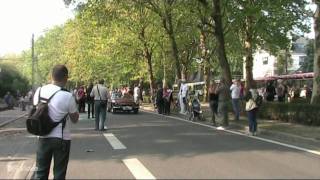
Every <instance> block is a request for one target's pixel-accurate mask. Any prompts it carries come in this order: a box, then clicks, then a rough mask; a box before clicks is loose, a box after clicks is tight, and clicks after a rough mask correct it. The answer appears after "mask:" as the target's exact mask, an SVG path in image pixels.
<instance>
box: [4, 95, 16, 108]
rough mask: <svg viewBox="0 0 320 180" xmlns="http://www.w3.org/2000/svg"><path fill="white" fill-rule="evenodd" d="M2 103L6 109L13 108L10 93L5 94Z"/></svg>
mask: <svg viewBox="0 0 320 180" xmlns="http://www.w3.org/2000/svg"><path fill="white" fill-rule="evenodd" d="M3 99H4V102H5V103H6V105H7V107H8V109H13V106H14V102H13V101H14V100H13V96H12V95H11V93H10V92H9V91H8V92H7V94H6V95H5V96H4V98H3Z"/></svg>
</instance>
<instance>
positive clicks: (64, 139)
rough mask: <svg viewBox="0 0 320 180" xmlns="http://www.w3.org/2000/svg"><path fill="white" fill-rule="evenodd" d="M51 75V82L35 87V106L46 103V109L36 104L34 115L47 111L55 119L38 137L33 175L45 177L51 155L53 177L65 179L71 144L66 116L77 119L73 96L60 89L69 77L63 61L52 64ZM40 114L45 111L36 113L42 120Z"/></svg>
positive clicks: (37, 177)
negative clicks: (52, 125)
mask: <svg viewBox="0 0 320 180" xmlns="http://www.w3.org/2000/svg"><path fill="white" fill-rule="evenodd" d="M52 79H53V82H52V84H48V85H45V86H42V87H40V88H38V89H37V91H36V92H35V94H34V98H33V105H34V106H36V105H38V104H40V105H44V104H45V106H42V107H46V108H47V111H43V112H39V110H40V109H41V107H40V106H39V105H38V106H37V110H34V111H35V112H34V113H32V114H33V116H37V115H39V114H41V113H44V112H47V116H49V117H50V119H51V120H52V121H53V122H54V123H56V124H55V125H54V126H55V127H54V128H52V130H51V131H50V132H49V133H48V134H46V135H40V137H39V142H38V150H37V159H36V165H37V170H36V174H35V179H48V176H49V170H50V164H51V159H52V158H53V160H54V167H53V174H54V179H65V177H66V173H67V166H68V161H69V153H70V145H71V135H70V129H69V125H68V121H67V117H69V119H70V120H71V122H73V123H77V122H78V120H79V113H78V111H77V106H76V102H75V99H74V97H73V96H72V94H71V93H70V92H68V91H67V90H64V89H63V88H64V86H65V85H66V83H67V80H68V69H67V68H66V67H65V66H64V65H56V66H54V68H53V70H52ZM43 116H44V114H41V115H39V117H40V120H44V119H41V117H43ZM29 118H30V117H29ZM28 120H29V119H28ZM44 126H45V125H44ZM27 128H28V131H29V128H30V125H28V121H27ZM29 132H30V131H29Z"/></svg>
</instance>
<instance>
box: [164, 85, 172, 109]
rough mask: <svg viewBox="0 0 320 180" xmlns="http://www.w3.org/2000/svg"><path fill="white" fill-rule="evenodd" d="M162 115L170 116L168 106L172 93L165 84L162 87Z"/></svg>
mask: <svg viewBox="0 0 320 180" xmlns="http://www.w3.org/2000/svg"><path fill="white" fill-rule="evenodd" d="M162 97H163V106H164V108H163V114H165V115H169V114H170V105H171V101H172V91H171V89H169V88H168V85H167V84H164V86H163V96H162Z"/></svg>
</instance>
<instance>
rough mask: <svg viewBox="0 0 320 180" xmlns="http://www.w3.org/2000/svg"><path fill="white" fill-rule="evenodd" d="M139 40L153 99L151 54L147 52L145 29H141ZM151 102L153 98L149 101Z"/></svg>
mask: <svg viewBox="0 0 320 180" xmlns="http://www.w3.org/2000/svg"><path fill="white" fill-rule="evenodd" d="M139 39H140V40H141V42H142V43H143V56H144V58H145V60H146V61H147V68H148V76H149V84H150V96H151V97H153V95H154V94H153V91H154V78H153V70H152V52H151V51H150V50H149V47H148V44H147V42H146V39H145V29H144V28H142V29H141V32H140V34H139ZM151 100H152V102H153V98H152V99H151Z"/></svg>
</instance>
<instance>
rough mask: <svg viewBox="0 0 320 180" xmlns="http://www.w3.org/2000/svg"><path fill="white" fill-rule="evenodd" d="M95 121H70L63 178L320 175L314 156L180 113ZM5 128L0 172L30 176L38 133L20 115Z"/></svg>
mask: <svg viewBox="0 0 320 180" xmlns="http://www.w3.org/2000/svg"><path fill="white" fill-rule="evenodd" d="M93 124H94V122H93V120H92V119H87V118H86V116H84V115H82V116H81V118H80V121H79V123H78V124H76V125H72V128H71V130H72V137H73V141H72V148H71V154H70V162H69V166H68V173H67V179H135V178H137V179H141V178H147V179H151V178H155V179H176V178H182V179H203V178H204V179H216V178H217V179H221V178H228V179H229V178H230V179H249V178H253V179H265V178H268V179H273V178H275V179H280V178H285V179H293V178H302V179H309V178H319V177H320V174H319V171H318V169H319V168H320V161H319V160H320V159H319V157H320V156H319V155H316V154H312V153H308V152H306V151H302V150H297V149H294V148H290V147H286V146H283V145H278V144H274V143H270V142H265V141H262V140H259V139H256V138H254V137H249V136H246V135H239V134H237V133H230V132H225V131H222V130H217V129H215V128H213V127H211V126H202V125H198V124H195V123H192V122H190V121H185V120H184V119H183V118H178V117H174V118H172V117H166V116H159V115H156V114H154V113H148V112H141V113H139V114H137V115H132V114H115V115H112V114H110V115H108V120H107V126H108V128H109V130H108V131H106V132H102V133H101V132H96V131H94V130H93ZM5 129H7V132H5V131H3V129H2V130H1V132H0V133H1V138H0V139H1V143H0V144H1V156H2V159H1V161H0V166H1V167H2V168H1V171H0V177H1V178H5V179H12V178H14V177H15V178H26V177H27V176H28V177H29V178H30V177H31V175H32V173H33V170H34V169H33V168H34V158H35V149H36V137H34V136H30V134H28V133H27V132H26V130H25V128H24V120H23V119H22V120H20V121H19V120H17V121H15V122H14V123H11V124H9V125H7V126H6V127H5ZM10 131H11V132H10ZM9 132H10V133H9ZM12 142H15V143H12ZM9 156H10V157H9ZM4 157H7V158H4Z"/></svg>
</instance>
